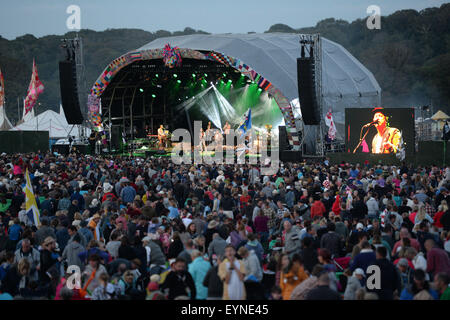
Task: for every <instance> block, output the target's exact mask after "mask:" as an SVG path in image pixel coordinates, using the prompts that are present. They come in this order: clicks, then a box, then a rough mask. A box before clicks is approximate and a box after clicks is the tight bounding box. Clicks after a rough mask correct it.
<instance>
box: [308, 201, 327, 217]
mask: <svg viewBox="0 0 450 320" xmlns="http://www.w3.org/2000/svg"><path fill="white" fill-rule="evenodd" d="M314 200H315V201H314V203H313V204H312V206H311V218H312V219H314V217H315V216H320V217H323V215H324V214H325V212H326V211H327V210H326V209H325V205H324V204H323V202H322V201H320V199H318V198H315V199H314Z"/></svg>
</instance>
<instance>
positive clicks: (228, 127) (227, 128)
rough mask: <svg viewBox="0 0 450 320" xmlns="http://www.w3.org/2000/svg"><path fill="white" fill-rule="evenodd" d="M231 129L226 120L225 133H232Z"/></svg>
mask: <svg viewBox="0 0 450 320" xmlns="http://www.w3.org/2000/svg"><path fill="white" fill-rule="evenodd" d="M230 129H231V125H230V124H229V123H228V121H227V122H225V125H224V126H223V132H224V133H225V135H227V134H229V133H230Z"/></svg>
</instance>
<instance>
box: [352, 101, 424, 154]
mask: <svg viewBox="0 0 450 320" xmlns="http://www.w3.org/2000/svg"><path fill="white" fill-rule="evenodd" d="M414 119H415V115H414V108H410V107H404V108H383V107H372V108H345V149H346V151H347V152H348V153H365V154H373V155H395V156H397V157H401V158H403V157H404V155H405V154H406V153H412V152H414V151H415V142H414V141H415V122H414Z"/></svg>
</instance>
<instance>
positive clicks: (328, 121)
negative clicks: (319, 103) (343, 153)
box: [325, 109, 336, 140]
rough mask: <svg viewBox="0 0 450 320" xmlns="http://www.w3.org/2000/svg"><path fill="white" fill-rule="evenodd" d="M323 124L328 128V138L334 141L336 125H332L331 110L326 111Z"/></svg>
mask: <svg viewBox="0 0 450 320" xmlns="http://www.w3.org/2000/svg"><path fill="white" fill-rule="evenodd" d="M325 124H326V125H327V126H328V127H329V129H328V137H329V138H330V139H331V140H334V139H335V138H336V125H335V124H334V120H333V114H332V113H331V109H329V110H328V113H327V115H326V116H325Z"/></svg>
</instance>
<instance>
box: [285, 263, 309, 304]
mask: <svg viewBox="0 0 450 320" xmlns="http://www.w3.org/2000/svg"><path fill="white" fill-rule="evenodd" d="M307 278H308V276H307V274H306V272H305V269H304V267H303V261H302V259H301V257H300V255H298V254H295V255H294V256H293V257H292V259H291V260H290V262H289V265H288V266H287V267H286V268H285V269H284V270H282V272H281V278H280V288H281V292H282V295H283V300H289V299H290V297H291V294H292V291H293V290H294V289H295V287H297V286H298V285H299V284H300V283H302V282H303V281H304V280H306V279H307Z"/></svg>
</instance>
